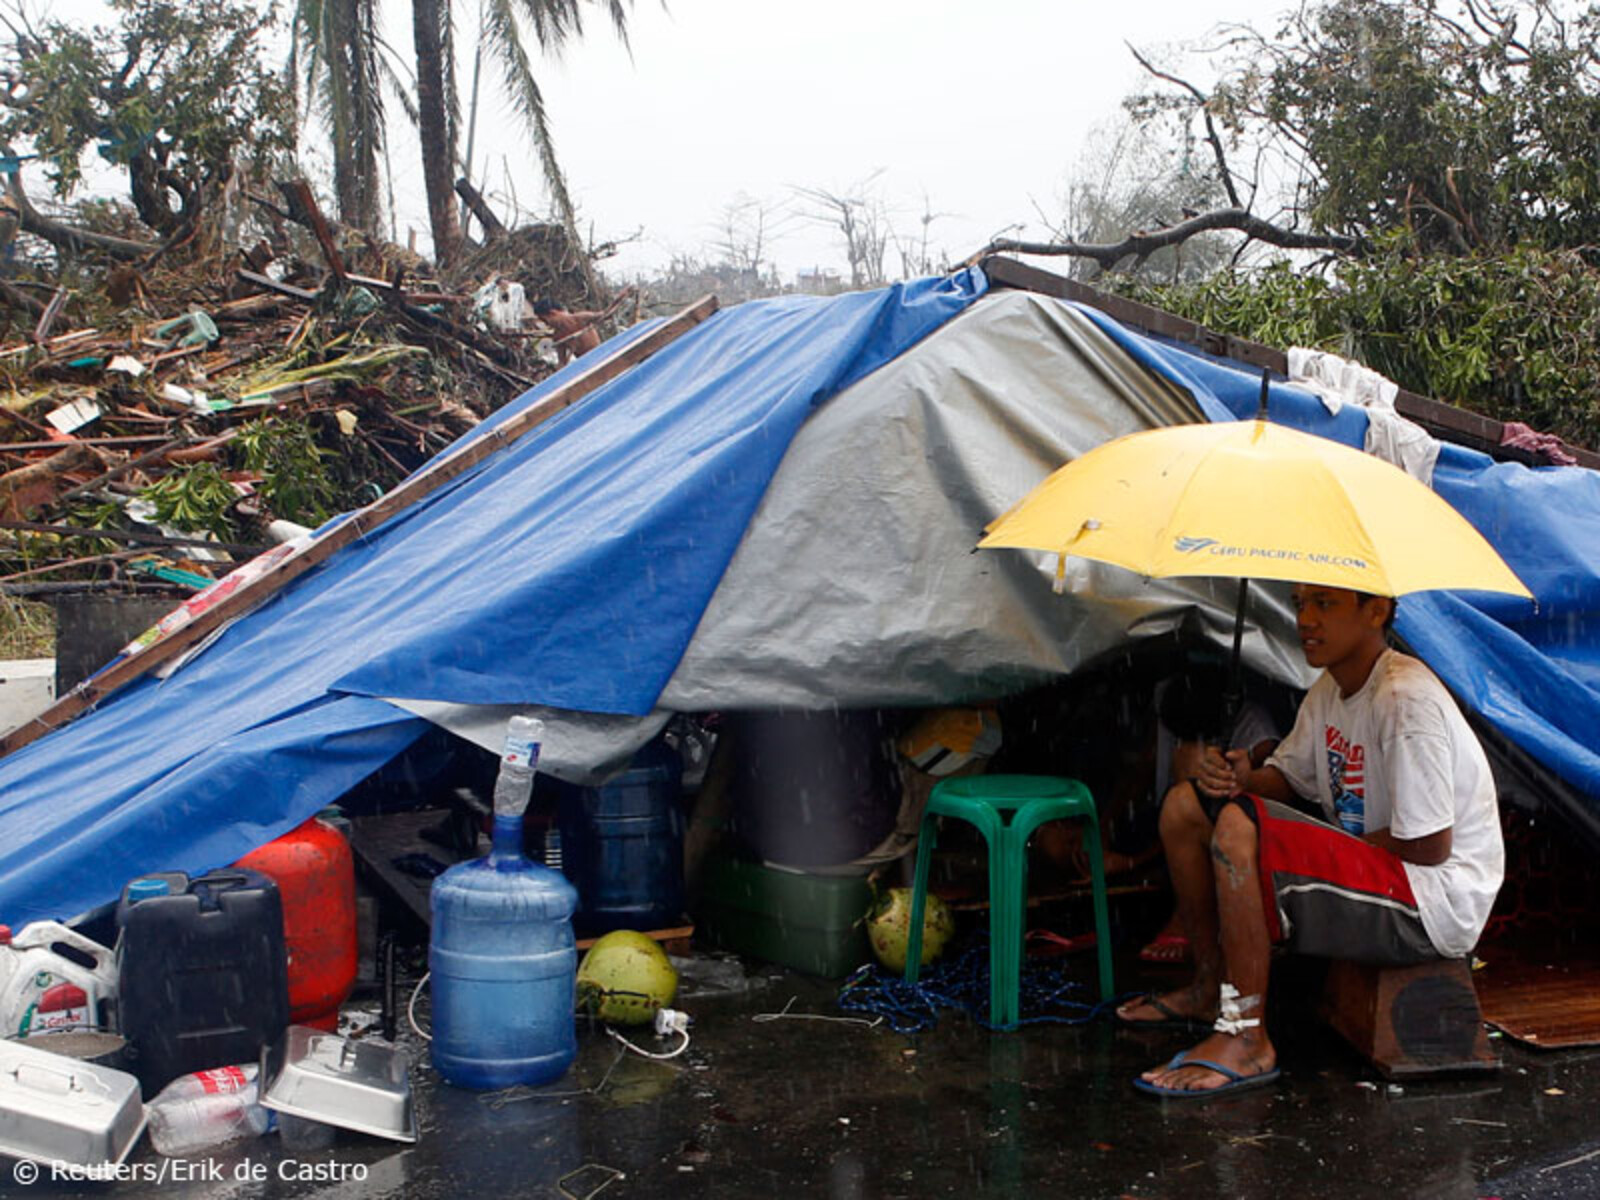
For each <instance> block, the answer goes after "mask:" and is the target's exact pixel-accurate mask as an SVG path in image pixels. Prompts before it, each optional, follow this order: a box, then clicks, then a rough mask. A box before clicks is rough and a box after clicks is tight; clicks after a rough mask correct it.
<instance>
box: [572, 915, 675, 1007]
mask: <svg viewBox="0 0 1600 1200" xmlns="http://www.w3.org/2000/svg"><path fill="white" fill-rule="evenodd" d="M677 993H678V972H677V971H675V970H673V968H672V963H671V962H669V961H668V959H667V955H666V951H664V950H662V949H661V947H660V946H659V945H658V944H657V943H655V942H653V941H651V940H650V939H649V938H647V937H645V935H644V934H642V933H637V932H635V931H634V930H632V929H618V930H616V931H615V932H613V933H608V934H606V935H605V936H604V937H602V938H600V939H599V940H598V941H596V942H595V944H594V945H592V946H590V947H589V950H588V952H587V953H586V954H584V956H583V961H582V962H580V963H579V964H578V1008H579V1009H580V1010H582V1011H584V1012H592V1013H594V1014H595V1015H596V1016H597V1017H599V1018H600V1019H601V1020H602V1021H607V1022H610V1023H611V1024H613V1025H647V1024H649V1023H650V1022H651V1021H653V1020H655V1015H656V1011H657V1010H658V1009H661V1008H665V1007H666V1006H667V1005H669V1004H671V1003H672V998H673V997H674V996H675V995H677Z"/></svg>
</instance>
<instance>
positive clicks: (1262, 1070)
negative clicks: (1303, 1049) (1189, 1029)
mask: <svg viewBox="0 0 1600 1200" xmlns="http://www.w3.org/2000/svg"><path fill="white" fill-rule="evenodd" d="M1277 1068H1278V1054H1277V1051H1276V1050H1274V1049H1273V1046H1272V1043H1271V1042H1270V1041H1268V1040H1267V1035H1266V1034H1265V1033H1263V1032H1262V1031H1261V1030H1260V1029H1248V1030H1246V1031H1245V1032H1243V1033H1213V1034H1212V1035H1211V1036H1210V1037H1208V1038H1206V1039H1205V1040H1204V1041H1203V1042H1201V1043H1200V1044H1199V1045H1198V1046H1195V1047H1193V1048H1192V1049H1189V1050H1186V1051H1185V1052H1184V1053H1182V1054H1180V1055H1178V1056H1177V1057H1176V1058H1174V1059H1173V1060H1172V1061H1171V1062H1168V1063H1164V1064H1162V1065H1161V1066H1159V1067H1154V1068H1152V1069H1150V1070H1148V1071H1146V1072H1145V1073H1144V1074H1142V1075H1140V1076H1139V1078H1140V1079H1141V1080H1142V1081H1143V1082H1144V1083H1146V1084H1148V1085H1149V1086H1148V1087H1147V1088H1145V1089H1144V1090H1146V1091H1154V1092H1157V1093H1159V1094H1164V1095H1165V1094H1171V1093H1186V1094H1187V1093H1205V1092H1223V1091H1235V1090H1238V1089H1240V1088H1245V1087H1252V1086H1256V1085H1259V1084H1262V1083H1267V1082H1269V1081H1271V1080H1273V1079H1276V1078H1277V1077H1278V1070H1277Z"/></svg>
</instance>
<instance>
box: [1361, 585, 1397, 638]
mask: <svg viewBox="0 0 1600 1200" xmlns="http://www.w3.org/2000/svg"><path fill="white" fill-rule="evenodd" d="M1368 600H1387V601H1388V602H1389V615H1388V616H1387V617H1385V618H1384V619H1383V632H1384V633H1388V632H1389V631H1390V630H1391V629H1393V628H1394V615H1395V613H1397V612H1399V611H1400V601H1399V600H1397V599H1395V598H1394V597H1393V596H1380V595H1378V594H1377V593H1376V592H1357V593H1356V603H1357V604H1365V603H1366V602H1367V601H1368Z"/></svg>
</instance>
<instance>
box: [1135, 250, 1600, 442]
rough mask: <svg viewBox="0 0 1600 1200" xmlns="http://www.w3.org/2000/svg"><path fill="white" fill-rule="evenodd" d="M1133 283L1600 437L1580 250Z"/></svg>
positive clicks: (1277, 341) (1545, 424)
mask: <svg viewBox="0 0 1600 1200" xmlns="http://www.w3.org/2000/svg"><path fill="white" fill-rule="evenodd" d="M1128 290H1129V292H1130V294H1134V295H1136V296H1137V297H1138V298H1139V299H1142V300H1145V301H1146V302H1148V303H1152V304H1156V305H1159V306H1160V307H1162V308H1166V309H1169V310H1171V311H1173V312H1176V313H1179V314H1181V315H1183V316H1186V317H1189V318H1190V319H1192V320H1195V321H1199V322H1201V323H1202V324H1205V325H1207V326H1209V327H1210V328H1213V329H1216V330H1219V331H1222V332H1225V333H1232V334H1236V335H1238V336H1240V337H1244V338H1248V339H1250V340H1253V341H1259V342H1263V343H1265V344H1268V345H1273V346H1280V347H1288V346H1312V347H1316V348H1318V349H1323V350H1331V351H1333V352H1335V353H1338V354H1343V355H1345V356H1347V357H1350V358H1355V359H1357V360H1358V361H1360V362H1363V363H1365V364H1366V365H1368V366H1369V367H1372V368H1373V369H1374V370H1376V371H1379V372H1381V373H1382V374H1384V375H1386V376H1388V377H1389V378H1391V379H1393V380H1394V381H1395V382H1396V383H1398V384H1400V386H1401V387H1404V388H1407V389H1409V390H1411V391H1414V392H1417V393H1420V394H1422V395H1425V396H1433V397H1436V398H1438V399H1441V400H1448V401H1451V402H1453V403H1456V404H1459V405H1462V406H1463V407H1466V408H1471V409H1474V410H1476V411H1478V412H1482V413H1485V414H1486V415H1489V416H1492V417H1495V418H1497V419H1500V420H1518V421H1525V422H1527V423H1528V424H1530V425H1533V426H1534V427H1535V428H1540V429H1545V430H1548V431H1550V432H1552V433H1557V434H1559V435H1560V436H1562V437H1564V438H1566V439H1567V440H1568V441H1571V442H1574V443H1577V444H1579V445H1585V446H1595V445H1600V342H1597V341H1596V339H1595V338H1594V337H1593V336H1592V329H1593V322H1594V314H1595V313H1596V312H1600V271H1596V270H1595V269H1594V268H1593V267H1591V266H1589V265H1588V264H1587V263H1586V262H1585V260H1584V257H1583V256H1582V255H1581V254H1580V253H1578V252H1575V251H1559V252H1552V251H1548V250H1543V249H1539V248H1536V247H1529V246H1520V247H1514V248H1511V249H1507V250H1503V251H1501V252H1499V253H1492V254H1491V253H1478V254H1473V255H1467V256H1450V257H1446V256H1442V255H1435V256H1431V257H1427V258H1408V257H1403V256H1400V255H1389V256H1378V257H1372V258H1367V259H1363V260H1359V261H1350V262H1346V263H1343V264H1341V265H1340V266H1339V267H1338V268H1337V270H1336V272H1335V275H1334V278H1333V279H1331V280H1325V279H1323V278H1321V277H1319V276H1315V275H1308V274H1304V273H1301V272H1298V271H1295V270H1294V269H1292V268H1291V267H1289V266H1287V265H1283V264H1279V265H1276V266H1273V267H1270V268H1267V269H1266V270H1263V271H1258V272H1250V273H1244V272H1237V273H1232V274H1222V275H1217V276H1213V277H1211V278H1209V279H1206V280H1204V281H1202V282H1199V283H1195V284H1189V285H1183V286H1177V287H1143V288H1137V289H1136V288H1134V287H1133V286H1132V285H1129V288H1128Z"/></svg>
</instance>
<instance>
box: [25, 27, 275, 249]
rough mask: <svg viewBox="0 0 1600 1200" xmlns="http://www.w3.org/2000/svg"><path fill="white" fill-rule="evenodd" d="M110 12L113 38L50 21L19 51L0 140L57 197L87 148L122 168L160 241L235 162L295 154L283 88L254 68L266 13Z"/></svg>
mask: <svg viewBox="0 0 1600 1200" xmlns="http://www.w3.org/2000/svg"><path fill="white" fill-rule="evenodd" d="M111 8H112V9H113V10H114V11H115V12H116V14H117V24H116V26H115V27H114V28H104V27H97V28H94V29H85V28H83V27H81V26H80V25H78V24H76V23H71V22H68V21H64V20H58V19H48V20H46V21H44V22H43V23H42V24H41V25H39V26H38V27H37V29H36V30H32V31H30V32H29V33H28V34H25V35H23V36H21V37H19V38H18V39H17V40H16V43H15V46H14V47H13V48H12V50H11V53H10V55H9V56H8V57H9V58H10V61H9V62H8V63H7V66H8V68H9V73H10V75H11V79H10V80H9V84H10V86H9V88H8V89H7V91H6V92H5V94H4V95H3V96H0V140H4V141H7V142H11V143H14V144H17V145H18V146H19V147H20V146H22V145H26V146H29V147H31V148H32V149H33V150H34V151H36V152H37V153H38V154H39V155H40V156H41V157H42V158H43V159H44V160H45V161H46V162H47V163H48V165H49V170H50V175H51V178H52V180H53V181H54V183H55V185H56V191H57V193H58V194H59V195H62V196H66V195H69V194H70V193H71V192H72V191H73V190H74V189H75V188H76V186H77V185H78V183H79V182H80V180H81V178H82V160H83V155H84V152H85V151H86V150H87V149H89V147H90V146H91V145H92V146H94V147H95V148H96V149H97V150H98V152H99V154H100V156H101V157H102V158H104V159H105V160H106V161H108V162H111V163H113V164H115V165H117V166H120V167H125V168H127V170H128V171H129V176H130V186H131V193H132V197H133V201H134V204H135V207H137V208H138V210H139V215H140V217H141V219H142V220H144V221H145V223H146V224H148V225H150V226H151V227H153V228H155V229H158V230H161V231H163V232H165V231H168V230H170V229H172V228H174V227H175V226H176V224H177V222H178V221H179V219H180V218H181V217H183V216H187V215H189V214H190V212H191V211H192V209H193V208H194V206H195V205H196V204H198V203H199V202H200V195H199V193H200V190H201V189H203V188H205V187H209V186H213V185H216V184H218V183H220V182H221V181H223V180H226V179H227V178H228V177H229V175H230V174H231V172H232V171H233V169H234V166H235V164H236V162H238V161H239V160H241V159H243V160H252V161H253V162H255V163H264V162H266V161H269V160H271V159H273V158H275V157H276V156H279V155H282V154H286V153H287V152H288V150H289V149H290V148H291V147H292V145H293V140H294V139H293V105H292V103H291V102H290V88H289V86H288V83H287V81H286V80H285V79H284V78H283V77H282V76H281V75H280V74H278V73H276V72H274V71H271V70H268V69H267V68H266V67H265V66H264V65H263V60H262V53H261V51H262V46H261V42H262V39H263V37H264V35H265V34H266V33H267V32H268V30H269V29H270V28H271V27H272V24H273V21H274V16H273V10H272V8H271V6H270V5H268V6H265V7H263V6H259V5H254V4H249V3H245V2H243V0H208V2H207V3H205V4H190V3H184V2H182V0H111ZM174 200H176V201H177V207H176V208H175V207H174V204H173V202H174Z"/></svg>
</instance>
